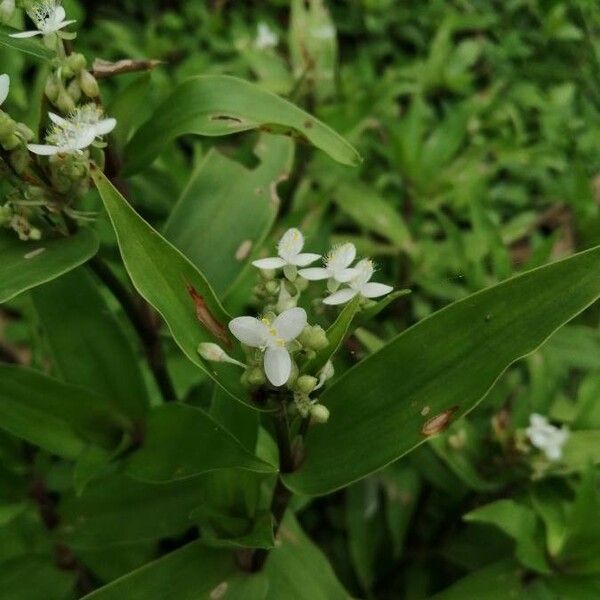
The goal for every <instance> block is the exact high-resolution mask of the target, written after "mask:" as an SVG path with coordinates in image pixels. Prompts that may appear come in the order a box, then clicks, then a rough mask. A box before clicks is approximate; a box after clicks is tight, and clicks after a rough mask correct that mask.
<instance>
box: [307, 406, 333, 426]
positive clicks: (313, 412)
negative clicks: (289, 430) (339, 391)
mask: <svg viewBox="0 0 600 600" xmlns="http://www.w3.org/2000/svg"><path fill="white" fill-rule="evenodd" d="M310 418H311V420H312V421H313V423H320V424H323V423H327V421H329V409H328V408H327V407H326V406H323V405H322V404H315V405H313V406H311V409H310Z"/></svg>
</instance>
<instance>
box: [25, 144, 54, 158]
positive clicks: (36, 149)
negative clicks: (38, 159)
mask: <svg viewBox="0 0 600 600" xmlns="http://www.w3.org/2000/svg"><path fill="white" fill-rule="evenodd" d="M27 148H28V149H29V151H30V152H33V153H34V154H39V155H40V156H52V155H53V154H58V153H59V152H60V151H61V149H60V148H59V147H58V146H49V145H48V144H27Z"/></svg>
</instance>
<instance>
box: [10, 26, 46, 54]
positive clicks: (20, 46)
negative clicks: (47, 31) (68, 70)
mask: <svg viewBox="0 0 600 600" xmlns="http://www.w3.org/2000/svg"><path fill="white" fill-rule="evenodd" d="M18 32H19V30H17V29H13V28H12V27H6V26H5V25H0V46H4V47H5V48H11V49H12V50H18V51H19V52H23V54H28V55H29V56H33V57H34V58H39V59H41V60H47V61H49V60H50V59H52V58H53V57H54V52H53V51H52V50H50V48H46V46H44V45H43V44H42V42H41V41H40V40H39V39H35V38H34V39H31V38H24V39H23V38H13V37H10V34H11V33H18Z"/></svg>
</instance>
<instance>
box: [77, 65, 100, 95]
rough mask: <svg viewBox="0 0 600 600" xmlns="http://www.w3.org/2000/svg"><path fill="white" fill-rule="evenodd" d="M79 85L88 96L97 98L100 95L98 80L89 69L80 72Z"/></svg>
mask: <svg viewBox="0 0 600 600" xmlns="http://www.w3.org/2000/svg"><path fill="white" fill-rule="evenodd" d="M79 85H80V86H81V91H82V92H83V93H84V94H85V95H86V96H87V97H88V98H97V97H98V96H99V95H100V87H99V86H98V82H97V81H96V78H95V77H94V76H93V75H92V74H91V73H90V72H89V71H81V73H80V74H79Z"/></svg>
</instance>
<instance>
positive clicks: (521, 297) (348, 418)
mask: <svg viewBox="0 0 600 600" xmlns="http://www.w3.org/2000/svg"><path fill="white" fill-rule="evenodd" d="M598 296H600V248H595V249H592V250H588V251H586V252H582V253H580V254H577V255H575V256H573V257H571V258H568V259H565V260H562V261H558V262H556V263H554V264H551V265H547V266H545V267H541V268H539V269H535V270H533V271H530V272H528V273H524V274H522V275H519V276H517V277H514V278H512V279H509V280H507V281H505V282H503V283H501V284H499V285H497V286H494V287H491V288H488V289H486V290H483V291H481V292H478V293H476V294H474V295H472V296H470V297H468V298H466V299H464V300H461V301H459V302H457V303H455V304H453V305H451V306H449V307H447V308H445V309H443V310H441V311H439V312H438V313H436V314H434V315H432V316H431V317H429V318H427V319H425V320H423V321H421V322H420V323H418V324H417V325H415V326H414V327H412V328H410V329H408V330H407V331H405V332H403V333H401V334H400V335H399V336H397V337H396V338H394V339H393V340H392V341H391V342H390V343H388V344H387V345H386V346H384V347H383V348H382V349H381V350H380V351H379V352H376V353H375V354H372V355H371V356H369V357H368V358H367V359H365V360H364V361H363V362H362V363H360V364H359V365H357V366H356V367H354V368H352V369H351V370H350V371H348V372H347V373H346V374H345V375H344V376H342V377H341V378H340V379H339V380H338V381H337V382H336V383H335V384H334V385H333V386H332V387H331V388H329V389H328V390H327V391H326V392H325V394H323V396H322V401H323V403H324V404H325V405H327V406H328V408H329V409H330V411H331V418H330V420H329V422H328V423H327V425H326V426H324V427H315V428H314V429H312V430H311V431H310V432H309V434H308V436H307V440H306V457H305V460H304V463H303V465H302V466H301V468H300V470H299V471H297V472H296V473H292V474H290V475H286V476H285V481H286V484H287V485H288V486H289V487H290V488H291V489H292V490H294V491H296V492H299V493H304V494H311V495H318V494H325V493H328V492H331V491H333V490H335V489H338V488H340V487H343V486H345V485H348V484H349V483H352V482H353V481H356V480H358V479H360V478H362V477H364V476H365V475H368V474H369V473H372V472H373V471H377V470H378V469H381V468H382V467H384V466H385V465H387V464H389V463H390V462H393V461H394V460H396V459H398V458H399V457H400V456H402V455H404V454H406V453H407V452H410V451H411V450H413V449H414V448H415V447H417V446H418V445H419V444H421V443H423V442H424V441H425V440H426V439H427V438H428V437H430V436H431V435H434V434H436V433H439V432H441V431H442V430H443V429H444V428H445V426H446V425H448V424H449V422H450V421H452V420H453V419H456V418H457V417H460V416H462V415H464V414H466V413H467V412H469V411H471V410H472V409H473V408H474V407H475V406H476V405H477V404H478V403H479V402H480V401H481V400H482V399H483V398H484V397H485V395H486V394H487V392H488V391H489V390H490V389H491V387H492V386H493V385H494V383H495V382H496V381H497V379H498V377H499V376H500V375H501V374H502V373H503V372H504V370H505V369H506V368H507V367H508V366H509V365H510V364H512V363H513V362H514V361H516V360H518V359H519V358H522V357H523V356H526V355H528V354H530V353H532V352H533V351H534V350H536V349H537V348H538V347H539V346H540V345H541V344H543V343H544V341H546V339H547V338H548V337H549V336H550V335H552V333H553V332H554V331H556V329H558V328H559V327H560V326H562V325H564V323H566V322H567V321H569V320H570V319H572V318H573V317H574V316H576V315H577V314H579V313H580V312H581V311H582V310H584V309H585V308H586V307H587V306H589V305H590V304H592V303H593V302H594V301H595V300H596V299H597V298H598ZM557 298H560V302H557V300H556V299H557ZM341 448H343V449H344V459H343V460H340V455H339V450H340V449H341ZM364 448H369V451H368V452H364Z"/></svg>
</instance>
